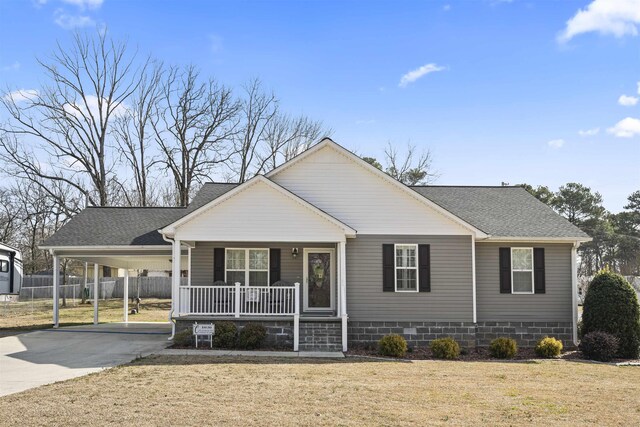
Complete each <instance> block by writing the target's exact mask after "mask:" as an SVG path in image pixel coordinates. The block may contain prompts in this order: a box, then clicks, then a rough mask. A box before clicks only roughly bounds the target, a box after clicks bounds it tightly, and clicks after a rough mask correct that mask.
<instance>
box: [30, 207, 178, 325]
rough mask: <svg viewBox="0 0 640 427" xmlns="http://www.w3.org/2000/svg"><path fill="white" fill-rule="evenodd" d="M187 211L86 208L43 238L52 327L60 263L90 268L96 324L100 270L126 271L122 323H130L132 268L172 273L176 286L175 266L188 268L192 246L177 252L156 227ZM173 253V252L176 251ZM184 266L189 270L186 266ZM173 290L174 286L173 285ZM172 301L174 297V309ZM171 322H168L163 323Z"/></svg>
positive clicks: (56, 315) (56, 319)
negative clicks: (49, 274)
mask: <svg viewBox="0 0 640 427" xmlns="http://www.w3.org/2000/svg"><path fill="white" fill-rule="evenodd" d="M188 211H189V209H188V208H115V207H113V208H105V207H88V208H86V209H84V210H83V211H82V212H80V213H79V214H78V215H76V216H75V217H73V218H72V219H71V220H70V221H69V222H68V223H67V224H65V225H64V226H63V227H62V228H61V229H60V230H58V231H57V232H56V233H55V234H54V235H53V236H51V237H50V238H49V239H47V240H46V241H45V242H44V243H43V244H42V245H41V246H40V249H44V250H48V251H49V252H50V254H51V255H52V258H53V326H54V328H57V327H58V326H59V320H60V319H59V316H60V310H59V297H60V262H61V260H62V259H74V260H78V261H81V262H83V263H84V264H85V278H86V279H87V282H88V279H89V278H87V277H86V275H87V270H88V266H90V265H93V292H94V298H93V300H94V318H93V323H94V324H98V321H99V317H98V316H99V312H98V298H95V296H97V295H98V286H99V269H100V267H101V266H108V267H111V268H117V269H123V270H124V295H123V300H124V309H123V320H124V321H125V322H127V321H128V314H129V298H128V284H129V271H130V270H138V269H139V270H152V271H153V270H155V271H171V272H172V273H171V274H172V277H174V279H173V280H172V282H177V283H178V284H179V277H178V279H177V280H176V279H175V277H176V276H180V274H181V271H180V270H179V269H177V268H176V266H174V265H173V262H172V260H173V259H174V258H176V259H179V260H180V263H179V266H185V267H186V266H188V265H189V264H190V263H189V262H188V260H189V256H190V251H191V247H190V245H189V243H188V242H181V246H180V252H178V251H177V248H175V247H174V246H175V245H173V244H172V243H173V242H171V241H167V240H165V239H164V238H163V237H162V235H161V234H160V233H159V232H158V230H159V229H161V228H162V227H164V226H166V225H167V224H170V223H172V222H174V221H175V220H176V219H177V218H180V217H181V216H183V215H184V214H185V213H186V212H188ZM174 250H175V253H174ZM187 268H188V267H187ZM172 289H173V286H172ZM173 301H174V298H172V310H173V309H174V307H173V305H174V304H173ZM167 320H169V319H167Z"/></svg>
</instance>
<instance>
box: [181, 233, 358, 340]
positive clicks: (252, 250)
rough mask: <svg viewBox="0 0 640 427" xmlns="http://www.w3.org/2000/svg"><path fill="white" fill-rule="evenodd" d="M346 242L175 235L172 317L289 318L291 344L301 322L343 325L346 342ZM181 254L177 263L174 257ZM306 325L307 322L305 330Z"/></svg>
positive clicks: (187, 319)
mask: <svg viewBox="0 0 640 427" xmlns="http://www.w3.org/2000/svg"><path fill="white" fill-rule="evenodd" d="M345 246H346V241H338V242H309V241H306V242H290V241H289V242H277V241H275V242H274V241H269V242H234V241H224V242H214V241H180V240H174V241H173V248H174V253H175V254H177V253H179V251H180V252H183V251H185V250H186V251H187V256H186V264H187V265H186V266H185V265H183V264H182V262H183V260H184V259H185V257H177V258H172V270H173V277H177V275H178V273H179V272H180V271H183V270H186V272H187V281H186V282H187V283H186V284H184V283H182V284H180V283H178V282H179V281H174V282H173V286H174V288H173V292H172V296H173V300H172V303H173V307H174V309H173V312H172V318H173V320H174V321H175V322H177V323H178V324H187V325H189V324H191V323H193V322H199V323H202V322H212V321H216V320H231V321H236V322H241V323H244V322H246V321H247V320H251V321H258V322H266V323H268V324H273V322H291V328H292V333H293V349H294V351H298V349H299V346H300V329H301V328H300V322H301V321H302V322H305V323H307V324H308V322H311V321H317V322H332V323H336V322H337V323H338V324H339V325H340V329H341V340H340V341H341V343H342V349H343V351H345V350H346V348H347V339H346V332H347V315H346V287H345V283H346V251H345V249H346V248H345ZM173 260H176V261H177V262H174V261H173ZM303 329H304V328H303Z"/></svg>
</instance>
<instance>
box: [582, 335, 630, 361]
mask: <svg viewBox="0 0 640 427" xmlns="http://www.w3.org/2000/svg"><path fill="white" fill-rule="evenodd" d="M619 345H620V340H619V339H618V338H617V337H615V336H614V335H611V334H609V333H607V332H602V331H594V332H589V333H588V334H586V335H585V336H584V337H582V341H580V351H582V354H584V356H585V357H586V358H587V359H591V360H599V361H601V362H608V361H610V360H611V359H613V358H614V357H615V356H616V353H617V352H618V347H619Z"/></svg>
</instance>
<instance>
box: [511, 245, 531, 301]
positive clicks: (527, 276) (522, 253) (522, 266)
mask: <svg viewBox="0 0 640 427" xmlns="http://www.w3.org/2000/svg"><path fill="white" fill-rule="evenodd" d="M511 293H512V294H532V293H533V248H511Z"/></svg>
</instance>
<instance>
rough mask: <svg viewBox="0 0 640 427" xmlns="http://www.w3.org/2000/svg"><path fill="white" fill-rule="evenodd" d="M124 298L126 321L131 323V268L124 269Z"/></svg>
mask: <svg viewBox="0 0 640 427" xmlns="http://www.w3.org/2000/svg"><path fill="white" fill-rule="evenodd" d="M123 286H124V288H123V292H122V299H123V300H124V301H123V305H124V323H129V269H128V268H125V269H124V284H123Z"/></svg>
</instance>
